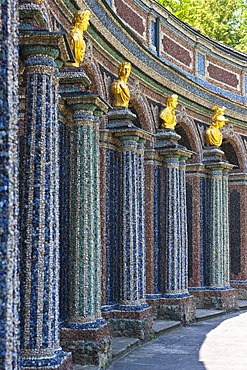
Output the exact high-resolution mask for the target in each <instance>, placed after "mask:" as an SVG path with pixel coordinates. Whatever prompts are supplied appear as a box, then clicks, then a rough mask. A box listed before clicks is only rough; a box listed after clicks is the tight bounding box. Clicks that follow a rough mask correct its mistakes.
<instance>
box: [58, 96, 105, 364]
mask: <svg viewBox="0 0 247 370" xmlns="http://www.w3.org/2000/svg"><path fill="white" fill-rule="evenodd" d="M76 95H77V96H75V97H74V98H71V97H68V98H66V97H65V95H64V98H65V99H66V102H67V104H68V106H69V107H70V110H71V112H72V115H73V127H72V130H73V144H72V161H73V164H72V170H71V177H72V178H71V201H70V207H71V212H70V214H71V224H70V227H71V231H70V232H71V235H70V254H69V255H68V256H67V258H68V259H69V269H70V274H69V284H70V289H69V294H70V296H69V300H68V319H67V322H66V323H65V326H64V327H63V328H62V332H61V340H62V342H61V343H62V346H63V348H65V349H66V350H69V351H71V352H72V355H73V360H74V362H75V363H80V364H86V363H91V364H96V365H99V366H100V368H105V366H106V365H107V363H108V361H109V359H110V351H111V338H110V334H109V327H108V325H107V323H106V321H105V319H103V318H102V315H101V278H102V251H101V235H100V208H99V205H100V201H99V183H100V177H99V174H100V167H99V124H100V120H99V116H100V115H101V114H102V113H103V112H105V111H106V110H107V109H108V107H107V105H106V104H105V103H104V102H103V100H102V99H101V98H100V97H98V96H96V95H93V94H91V95H90V94H87V95H83V93H82V94H81V95H80V94H79V93H77V94H76Z"/></svg>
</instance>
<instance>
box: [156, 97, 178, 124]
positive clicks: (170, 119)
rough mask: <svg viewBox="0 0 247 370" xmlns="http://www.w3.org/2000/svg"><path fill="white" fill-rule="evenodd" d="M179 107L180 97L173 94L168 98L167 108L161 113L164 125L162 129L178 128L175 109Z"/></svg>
mask: <svg viewBox="0 0 247 370" xmlns="http://www.w3.org/2000/svg"><path fill="white" fill-rule="evenodd" d="M177 105H178V96H177V95H176V94H173V95H171V96H168V97H167V98H166V107H165V108H164V109H163V110H162V111H161V113H160V118H161V119H162V121H163V122H162V124H161V125H160V128H169V129H172V130H174V128H175V126H176V123H177V121H176V115H175V112H174V109H175V108H176V107H177Z"/></svg>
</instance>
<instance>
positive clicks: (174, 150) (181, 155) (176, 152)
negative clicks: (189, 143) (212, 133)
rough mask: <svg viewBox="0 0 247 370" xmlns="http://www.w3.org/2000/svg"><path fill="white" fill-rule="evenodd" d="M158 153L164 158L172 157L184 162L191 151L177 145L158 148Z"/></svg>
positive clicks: (190, 154)
mask: <svg viewBox="0 0 247 370" xmlns="http://www.w3.org/2000/svg"><path fill="white" fill-rule="evenodd" d="M159 154H160V155H161V156H162V157H163V158H164V160H170V159H174V160H177V161H180V162H185V161H186V160H187V159H189V158H190V157H191V156H192V154H193V152H191V151H190V150H188V149H186V148H185V147H183V146H177V147H168V148H167V149H160V150H159Z"/></svg>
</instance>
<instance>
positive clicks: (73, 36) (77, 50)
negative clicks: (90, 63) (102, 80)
mask: <svg viewBox="0 0 247 370" xmlns="http://www.w3.org/2000/svg"><path fill="white" fill-rule="evenodd" d="M89 18H90V11H89V10H85V11H83V10H78V11H77V12H75V14H74V17H73V21H72V23H73V25H72V28H71V30H70V32H69V34H68V39H69V43H70V46H71V49H72V51H73V54H74V58H75V63H67V65H69V66H74V67H79V65H80V63H81V62H82V61H83V60H84V56H85V51H86V43H85V41H84V37H83V34H84V32H85V31H86V30H87V29H88V26H89Z"/></svg>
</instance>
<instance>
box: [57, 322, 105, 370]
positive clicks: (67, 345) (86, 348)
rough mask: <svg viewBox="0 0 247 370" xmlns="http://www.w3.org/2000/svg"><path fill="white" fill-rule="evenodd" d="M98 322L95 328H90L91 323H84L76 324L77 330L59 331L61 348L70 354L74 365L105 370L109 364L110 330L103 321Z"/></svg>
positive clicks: (67, 328) (74, 328) (63, 329)
mask: <svg viewBox="0 0 247 370" xmlns="http://www.w3.org/2000/svg"><path fill="white" fill-rule="evenodd" d="M100 321H101V323H100V324H99V325H95V327H92V326H93V325H90V324H91V323H84V324H78V327H77V328H76V327H73V328H71V327H66V328H62V329H61V336H60V342H61V346H62V348H63V349H64V350H66V351H69V352H71V353H72V358H73V363H74V364H80V365H89V364H90V365H97V366H99V368H100V369H105V368H106V367H107V365H109V363H110V362H111V356H112V355H111V354H112V339H111V335H110V328H109V325H108V324H107V323H106V322H105V320H102V319H101V320H100ZM87 324H89V325H88V326H89V327H88V326H87ZM74 326H76V325H74Z"/></svg>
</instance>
